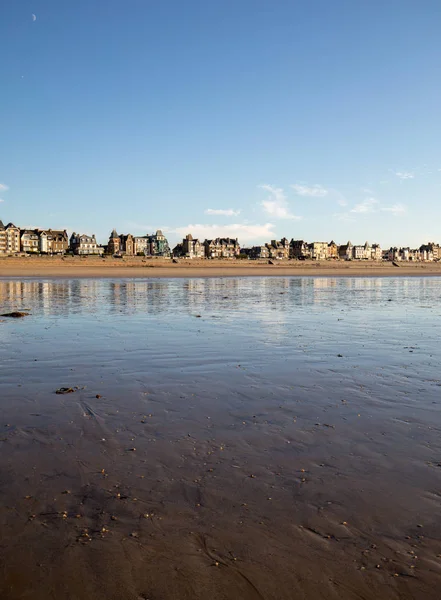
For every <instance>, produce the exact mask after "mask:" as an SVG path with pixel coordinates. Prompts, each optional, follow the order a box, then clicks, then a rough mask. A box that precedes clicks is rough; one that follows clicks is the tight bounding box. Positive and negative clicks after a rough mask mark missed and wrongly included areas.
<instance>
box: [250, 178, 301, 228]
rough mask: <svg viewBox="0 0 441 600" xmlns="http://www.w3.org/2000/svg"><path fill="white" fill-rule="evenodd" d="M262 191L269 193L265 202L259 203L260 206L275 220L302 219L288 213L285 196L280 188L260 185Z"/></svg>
mask: <svg viewBox="0 0 441 600" xmlns="http://www.w3.org/2000/svg"><path fill="white" fill-rule="evenodd" d="M259 187H260V188H261V189H262V190H265V191H267V192H269V193H270V195H269V196H268V198H267V199H266V200H263V201H262V202H261V206H262V207H263V210H264V211H265V212H266V213H267V214H269V215H271V216H273V217H275V218H276V219H296V220H299V219H301V218H302V217H298V216H296V215H293V214H292V213H291V212H290V211H289V205H288V201H287V199H286V196H285V192H284V191H283V189H282V188H277V187H274V186H273V185H268V184H265V185H260V186H259Z"/></svg>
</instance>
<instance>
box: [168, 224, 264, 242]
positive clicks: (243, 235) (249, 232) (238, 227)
mask: <svg viewBox="0 0 441 600" xmlns="http://www.w3.org/2000/svg"><path fill="white" fill-rule="evenodd" d="M171 231H173V233H176V234H178V235H180V236H181V237H184V236H186V235H187V233H191V234H192V236H193V237H196V238H199V239H201V240H205V239H212V238H216V237H231V238H239V241H240V242H241V243H244V242H245V243H250V242H253V243H258V242H262V241H268V239H271V237H273V238H274V225H273V224H272V223H265V224H264V225H249V224H244V223H232V224H231V225H215V224H202V223H191V224H190V225H186V226H185V227H176V228H175V229H173V230H170V232H171Z"/></svg>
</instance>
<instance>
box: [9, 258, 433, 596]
mask: <svg viewBox="0 0 441 600" xmlns="http://www.w3.org/2000/svg"><path fill="white" fill-rule="evenodd" d="M35 262H37V261H35ZM276 269H277V267H276ZM110 270H111V269H109V271H110ZM152 270H153V269H152ZM397 270H398V269H397ZM146 271H149V270H148V269H146ZM129 272H130V269H127V273H129ZM439 290H440V280H439V279H438V278H431V277H425V278H414V277H410V278H405V277H395V278H386V277H385V278H381V277H379V278H372V277H366V278H362V277H358V278H351V277H345V278H341V277H274V278H269V277H256V278H249V277H248V278H247V277H231V278H222V279H221V278H208V277H206V278H199V279H196V278H188V279H165V278H164V279H158V280H156V279H152V280H140V279H135V280H132V279H130V278H125V279H121V278H114V279H107V278H101V279H91V278H72V279H65V278H64V279H60V278H58V277H48V278H43V279H37V278H29V279H17V278H15V279H14V278H12V279H2V280H1V281H0V307H1V309H2V310H1V312H2V313H7V312H10V311H23V312H25V313H26V314H27V315H28V316H26V317H23V318H21V319H8V318H6V317H2V318H1V319H0V339H1V343H0V398H1V403H0V428H1V436H0V447H1V453H0V473H1V478H0V500H1V501H0V538H1V540H2V543H1V545H0V560H1V562H2V568H3V571H2V576H1V577H0V597H1V598H4V599H5V600H19V599H22V598H26V597H32V598H33V599H34V600H56V599H59V598H63V599H66V600H71V599H72V600H89V599H90V598H93V599H94V600H122V599H124V600H147V599H150V600H166V599H167V600H168V599H174V598H176V599H178V598H179V600H206V599H207V598H211V599H212V600H237V599H238V598H240V599H241V600H262V599H265V600H292V598H297V597H299V598H304V599H305V600H334V599H337V598H338V599H339V600H353V599H354V598H360V599H363V600H416V599H418V600H420V599H421V600H423V599H424V600H437V599H438V597H439V588H440V585H441V543H440V539H441V531H440V523H439V508H440V489H441V469H440V467H439V462H440V455H441V454H440V453H441V443H440V435H439V433H440V427H439V407H440V400H439V390H440V386H441V380H440V377H439V325H438V323H439V321H440V317H441V308H440V306H439V302H438V299H439ZM63 388H67V390H68V392H67V393H57V391H58V392H63V391H64V392H66V389H64V390H63ZM69 390H70V391H69Z"/></svg>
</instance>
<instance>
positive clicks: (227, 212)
mask: <svg viewBox="0 0 441 600" xmlns="http://www.w3.org/2000/svg"><path fill="white" fill-rule="evenodd" d="M204 212H205V214H206V215H223V216H224V217H237V215H240V210H233V209H232V208H227V209H223V208H207V210H205V211H204Z"/></svg>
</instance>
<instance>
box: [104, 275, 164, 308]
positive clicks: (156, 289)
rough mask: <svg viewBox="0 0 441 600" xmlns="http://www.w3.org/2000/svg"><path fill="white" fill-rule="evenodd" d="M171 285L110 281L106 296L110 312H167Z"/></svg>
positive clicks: (155, 282) (161, 282) (153, 282)
mask: <svg viewBox="0 0 441 600" xmlns="http://www.w3.org/2000/svg"><path fill="white" fill-rule="evenodd" d="M171 287H172V283H171V282H168V281H167V280H156V281H124V280H121V281H111V282H109V283H108V288H107V296H108V303H107V304H106V306H107V305H108V307H109V310H110V311H111V312H123V313H126V312H133V311H136V312H138V311H139V312H149V313H159V312H161V311H165V310H167V308H168V307H169V306H170V304H171V303H172V302H173V298H174V295H173V292H172V290H171V289H170V288H171Z"/></svg>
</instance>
